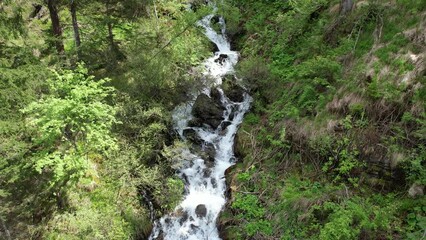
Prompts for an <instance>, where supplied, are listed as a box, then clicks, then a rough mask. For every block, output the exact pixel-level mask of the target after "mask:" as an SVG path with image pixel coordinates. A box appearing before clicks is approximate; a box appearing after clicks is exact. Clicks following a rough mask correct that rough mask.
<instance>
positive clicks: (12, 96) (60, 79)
mask: <svg viewBox="0 0 426 240" xmlns="http://www.w3.org/2000/svg"><path fill="white" fill-rule="evenodd" d="M48 2H49V3H52V2H51V1H45V2H42V1H2V2H1V3H0V32H1V34H0V35H1V36H0V52H1V53H0V79H1V82H0V238H1V239H145V238H147V237H148V235H149V234H150V232H151V227H152V222H151V220H152V219H151V218H150V214H151V213H150V209H149V207H148V205H147V204H146V203H147V200H150V201H152V203H153V205H154V208H155V212H154V217H158V216H161V215H163V214H164V213H165V212H167V211H169V210H170V209H173V208H174V206H175V205H176V204H177V203H178V202H179V201H180V199H181V197H182V193H183V183H182V181H181V180H179V179H178V178H177V177H176V176H175V175H174V173H175V170H174V169H173V164H174V163H173V162H171V160H169V159H168V158H167V154H166V153H165V152H164V151H163V149H164V147H165V146H167V145H171V144H172V143H173V140H174V136H173V131H172V128H171V113H170V112H171V110H172V109H173V106H175V105H176V104H177V103H179V102H180V101H182V100H184V99H185V97H186V92H187V91H188V89H189V88H190V87H192V86H193V85H194V80H195V79H196V78H197V71H196V70H194V69H192V68H194V67H195V66H197V65H198V64H199V63H200V62H201V61H202V59H203V58H205V57H206V56H207V55H208V54H209V52H210V49H209V48H210V45H209V43H208V41H207V40H206V39H205V38H204V36H203V34H202V31H200V29H198V28H197V27H195V25H194V23H195V21H197V20H198V19H200V18H201V17H202V16H204V15H205V14H206V13H208V12H210V11H211V9H207V8H205V9H204V8H203V7H201V5H196V6H198V10H197V11H196V12H194V11H187V3H186V2H184V1H179V0H177V1H155V2H153V1H102V0H100V1H75V2H77V19H78V25H79V26H80V39H81V45H80V46H78V47H77V45H76V43H75V42H74V37H73V36H74V35H73V34H74V32H73V28H72V25H71V18H72V16H71V14H70V11H69V9H70V5H69V2H66V1H63V2H61V1H54V4H56V5H55V7H56V8H57V9H58V14H59V20H60V21H61V27H62V36H61V37H60V38H55V37H54V35H52V31H51V29H52V22H51V21H50V18H49V12H48V10H47V6H46V4H48ZM71 2H73V1H71ZM39 4H40V5H39ZM109 27H111V28H110V29H109ZM108 30H111V32H109V31H108ZM58 42H62V43H63V45H64V51H60V48H59V49H58V51H57V50H56V49H55V46H56V47H57V46H58V45H57V43H58Z"/></svg>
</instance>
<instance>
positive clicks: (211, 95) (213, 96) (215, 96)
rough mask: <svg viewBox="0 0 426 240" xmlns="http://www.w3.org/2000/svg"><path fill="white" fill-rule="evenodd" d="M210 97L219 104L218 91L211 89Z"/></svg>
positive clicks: (219, 95)
mask: <svg viewBox="0 0 426 240" xmlns="http://www.w3.org/2000/svg"><path fill="white" fill-rule="evenodd" d="M210 97H211V98H212V99H213V101H215V102H216V103H217V104H221V98H222V94H221V93H220V91H219V89H217V88H213V89H212V90H211V92H210Z"/></svg>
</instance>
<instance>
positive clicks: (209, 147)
mask: <svg viewBox="0 0 426 240" xmlns="http://www.w3.org/2000/svg"><path fill="white" fill-rule="evenodd" d="M203 150H204V152H205V153H206V154H207V156H208V160H209V161H213V162H214V158H215V156H216V149H215V148H214V145H213V143H206V144H205V145H204V148H203Z"/></svg>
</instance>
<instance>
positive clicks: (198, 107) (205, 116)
mask: <svg viewBox="0 0 426 240" xmlns="http://www.w3.org/2000/svg"><path fill="white" fill-rule="evenodd" d="M224 110H225V108H224V107H223V106H222V105H220V104H219V103H217V102H215V101H214V100H213V99H212V98H210V97H209V96H207V95H206V94H204V93H202V94H200V95H199V96H198V97H197V99H196V100H195V103H194V106H193V108H192V114H193V115H194V116H195V117H196V118H199V119H201V120H202V121H203V122H204V123H206V124H208V125H210V126H211V127H212V128H213V129H216V128H217V127H218V126H219V125H220V123H221V122H222V121H223V111H224Z"/></svg>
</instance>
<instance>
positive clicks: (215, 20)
mask: <svg viewBox="0 0 426 240" xmlns="http://www.w3.org/2000/svg"><path fill="white" fill-rule="evenodd" d="M210 21H211V23H212V24H216V23H219V21H220V16H218V15H214V16H213V17H212V19H211V20H210Z"/></svg>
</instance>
